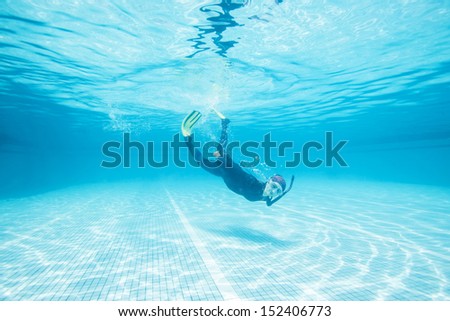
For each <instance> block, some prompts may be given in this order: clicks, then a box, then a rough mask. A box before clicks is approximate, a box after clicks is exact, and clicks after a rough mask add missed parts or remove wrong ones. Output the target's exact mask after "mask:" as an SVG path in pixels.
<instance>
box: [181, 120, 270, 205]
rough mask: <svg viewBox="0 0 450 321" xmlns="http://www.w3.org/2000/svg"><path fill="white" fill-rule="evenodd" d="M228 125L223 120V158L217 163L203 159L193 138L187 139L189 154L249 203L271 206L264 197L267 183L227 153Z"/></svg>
mask: <svg viewBox="0 0 450 321" xmlns="http://www.w3.org/2000/svg"><path fill="white" fill-rule="evenodd" d="M228 123H229V120H228V119H224V120H222V134H221V136H220V145H221V146H222V149H223V151H222V152H221V156H220V157H218V158H217V159H216V160H215V161H210V160H209V159H207V158H203V155H202V153H201V152H200V151H199V150H197V149H195V147H194V145H193V143H192V141H193V138H192V136H188V137H186V144H187V145H188V148H189V152H190V153H191V154H192V155H193V156H194V159H195V161H196V162H197V163H199V164H200V165H201V167H202V168H204V169H205V170H206V171H208V172H209V173H211V174H213V175H216V176H220V177H222V179H223V181H224V182H225V184H226V185H227V186H228V188H229V189H230V190H232V191H233V192H235V193H237V194H239V195H242V196H244V197H245V198H246V199H247V200H249V201H252V202H254V201H266V202H267V205H271V204H270V200H269V198H267V197H264V196H263V191H264V188H265V186H266V183H264V182H261V181H260V180H258V179H257V178H256V177H254V176H253V175H251V174H249V173H247V172H246V171H244V170H243V169H242V168H241V166H240V165H239V164H237V163H235V162H233V159H232V158H231V156H230V155H228V153H227V152H226V146H227V143H228V133H227V127H228Z"/></svg>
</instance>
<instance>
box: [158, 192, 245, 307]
mask: <svg viewBox="0 0 450 321" xmlns="http://www.w3.org/2000/svg"><path fill="white" fill-rule="evenodd" d="M166 194H167V196H168V197H169V200H170V203H171V204H172V206H173V208H174V210H175V212H176V213H177V214H178V217H179V218H180V221H181V223H183V226H184V228H185V229H186V231H187V233H188V234H189V236H190V238H191V240H192V242H193V243H194V245H195V247H196V248H197V251H198V253H199V254H200V256H201V257H202V259H203V262H204V263H205V265H206V268H207V269H208V271H209V274H210V275H211V277H212V278H213V280H214V282H215V283H216V286H217V288H218V289H219V291H220V293H221V294H222V296H223V299H224V300H239V296H238V295H237V294H236V292H235V291H234V289H233V287H232V286H231V284H230V282H228V280H227V278H226V277H225V275H224V274H223V273H222V271H221V270H220V268H219V266H218V264H217V263H216V261H215V260H214V259H213V257H212V256H211V254H210V253H209V251H208V249H207V248H206V246H205V244H204V243H203V242H202V241H201V240H200V238H199V237H198V235H197V233H196V232H195V230H194V228H193V227H192V226H191V224H190V223H189V221H188V219H187V218H186V216H185V215H184V213H183V211H182V210H181V209H180V207H179V206H178V205H177V203H176V202H175V200H174V199H173V197H172V195H171V194H170V192H169V191H168V190H167V189H166Z"/></svg>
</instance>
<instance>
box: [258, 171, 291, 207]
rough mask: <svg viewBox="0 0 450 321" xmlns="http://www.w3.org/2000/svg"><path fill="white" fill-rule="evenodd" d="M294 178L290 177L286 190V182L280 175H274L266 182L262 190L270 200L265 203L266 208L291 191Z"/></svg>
mask: <svg viewBox="0 0 450 321" xmlns="http://www.w3.org/2000/svg"><path fill="white" fill-rule="evenodd" d="M294 178H295V177H294V176H292V178H291V183H290V184H289V188H288V189H286V181H285V180H284V178H283V177H282V176H281V175H274V176H272V177H271V178H270V179H269V180H268V181H267V183H266V187H265V189H264V194H266V196H268V197H270V200H269V201H268V202H267V206H271V205H272V204H274V203H275V202H277V201H279V200H280V199H281V198H282V197H283V196H284V195H286V194H287V193H288V192H289V191H290V190H291V188H292V184H294Z"/></svg>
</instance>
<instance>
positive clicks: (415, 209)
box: [0, 179, 450, 300]
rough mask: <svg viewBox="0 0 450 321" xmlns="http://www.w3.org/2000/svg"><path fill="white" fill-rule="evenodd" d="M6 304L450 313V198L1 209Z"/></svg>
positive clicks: (148, 185)
mask: <svg viewBox="0 0 450 321" xmlns="http://www.w3.org/2000/svg"><path fill="white" fill-rule="evenodd" d="M0 215H1V216H2V224H1V230H0V240H1V251H0V260H1V266H0V299H1V300H235V299H238V300H449V299H450V285H449V278H450V190H449V189H445V188H439V187H433V186H421V185H406V184H396V183H383V182H363V181H331V180H321V181H317V180H310V181H302V180H300V179H298V181H297V182H296V185H295V187H294V189H293V190H292V191H291V193H289V194H288V195H287V196H286V197H285V198H284V199H283V200H282V201H280V202H279V203H277V204H276V205H274V206H272V207H270V208H269V207H266V206H265V205H264V204H263V203H251V202H247V201H246V200H245V199H243V198H242V197H240V196H238V195H235V194H233V193H231V192H230V191H228V190H227V189H226V188H225V187H224V186H223V183H221V182H220V181H219V180H211V181H209V180H207V181H195V180H190V181H178V182H175V181H167V182H162V181H158V182H146V181H133V182H117V183H110V184H106V183H105V184H92V185H80V186H74V187H70V188H66V189H61V190H57V191H52V192H48V193H45V194H39V195H34V196H30V197H26V198H19V199H6V200H0Z"/></svg>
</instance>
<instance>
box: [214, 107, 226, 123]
mask: <svg viewBox="0 0 450 321" xmlns="http://www.w3.org/2000/svg"><path fill="white" fill-rule="evenodd" d="M211 109H212V110H213V111H214V112H215V113H216V115H217V116H219V118H220V119H222V120H224V119H227V118H226V117H225V116H224V115H223V114H222V113H221V112H220V111H218V110H217V109H215V108H214V107H211ZM228 122H229V121H228Z"/></svg>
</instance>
